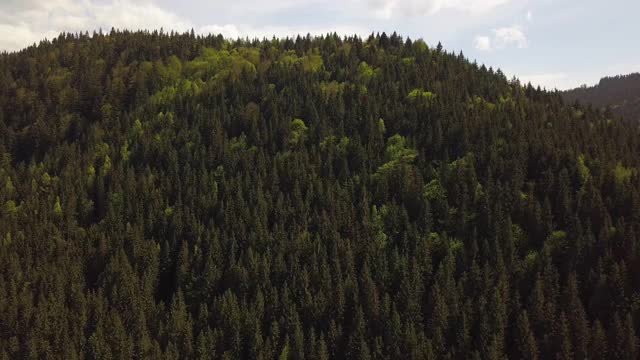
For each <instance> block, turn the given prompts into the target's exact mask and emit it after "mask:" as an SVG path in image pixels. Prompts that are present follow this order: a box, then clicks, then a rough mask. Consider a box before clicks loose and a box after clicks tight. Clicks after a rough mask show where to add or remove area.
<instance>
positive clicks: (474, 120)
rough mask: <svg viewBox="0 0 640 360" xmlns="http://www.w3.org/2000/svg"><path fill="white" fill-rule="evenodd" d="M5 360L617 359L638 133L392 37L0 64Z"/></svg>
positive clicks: (108, 37) (126, 50) (634, 303)
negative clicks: (68, 359) (84, 359)
mask: <svg viewBox="0 0 640 360" xmlns="http://www.w3.org/2000/svg"><path fill="white" fill-rule="evenodd" d="M0 109H1V111H0V154H2V159H1V162H0V189H2V190H1V191H0V205H1V206H2V216H1V217H0V229H1V230H2V231H1V234H0V264H2V265H0V319H1V320H0V351H1V356H2V357H3V358H22V357H24V358H27V357H35V358H47V357H52V358H81V357H87V358H99V359H102V358H163V357H164V358H171V359H173V358H203V359H204V358H222V357H225V358H261V359H273V358H278V357H279V358H281V359H288V358H290V359H302V358H307V359H327V358H347V359H356V358H358V359H368V358H376V359H378V358H402V359H407V358H411V359H412V358H416V359H432V358H460V359H467V358H478V359H479V358H491V359H493V358H495V359H498V358H504V357H505V356H508V357H509V358H531V359H534V358H556V357H560V358H573V357H574V356H575V357H576V358H585V357H589V358H597V359H602V358H611V359H635V358H636V356H637V354H638V352H637V344H638V339H637V337H636V333H637V332H638V330H640V329H639V327H638V325H639V323H638V321H639V320H640V318H639V315H640V313H639V305H640V301H639V297H638V294H639V293H638V290H639V288H640V271H639V268H638V267H639V266H640V246H639V244H638V235H637V234H640V192H639V190H640V176H639V175H638V170H637V169H638V168H639V167H640V156H638V153H639V151H640V140H639V139H640V137H639V136H638V131H639V130H638V127H637V126H634V125H631V124H629V123H626V122H621V121H616V120H607V119H605V118H604V117H603V116H602V114H601V113H600V112H597V111H594V110H592V109H590V108H582V107H580V106H577V107H573V106H567V105H565V104H564V103H563V100H562V98H561V96H560V95H559V94H557V93H547V92H541V91H537V90H535V89H533V88H531V87H526V88H525V87H522V86H520V84H518V83H512V82H509V81H508V80H507V79H506V78H505V76H504V75H503V74H502V73H500V72H499V71H497V72H496V71H493V70H491V69H486V68H485V67H484V66H482V67H480V66H478V65H476V64H474V63H470V62H469V61H467V60H466V59H465V58H464V57H463V56H462V55H454V54H450V53H447V52H445V51H443V50H442V49H440V48H437V49H431V48H429V47H428V46H427V45H425V43H424V42H422V41H410V40H408V39H407V40H405V39H402V38H401V37H399V36H397V35H395V34H394V35H392V36H388V35H386V34H382V35H378V36H372V37H370V38H369V39H366V40H363V39H359V38H339V37H337V36H332V35H329V36H326V37H320V38H309V37H306V38H305V37H302V38H296V39H282V40H276V39H274V40H271V41H255V42H244V41H243V42H233V41H228V40H225V39H223V38H222V37H206V38H198V37H195V36H193V35H191V34H162V33H151V34H149V33H128V32H122V33H120V32H112V33H110V34H105V35H101V34H96V35H94V36H91V37H89V36H87V35H78V36H75V35H62V36H60V37H59V38H57V39H55V40H54V41H53V42H52V43H42V44H40V45H39V46H37V47H31V48H28V49H26V50H24V51H21V52H19V53H15V54H4V55H2V56H0Z"/></svg>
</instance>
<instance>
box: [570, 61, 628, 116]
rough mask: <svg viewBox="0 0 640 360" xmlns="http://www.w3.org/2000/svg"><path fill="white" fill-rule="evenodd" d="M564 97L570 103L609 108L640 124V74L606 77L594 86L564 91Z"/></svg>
mask: <svg viewBox="0 0 640 360" xmlns="http://www.w3.org/2000/svg"><path fill="white" fill-rule="evenodd" d="M562 96H563V97H564V99H565V101H567V102H569V103H572V102H575V101H580V102H581V103H583V104H591V105H593V106H596V107H598V108H606V107H609V108H610V110H611V111H612V112H613V113H614V114H616V115H618V116H622V117H623V118H625V119H628V120H630V121H636V122H640V73H633V74H628V75H618V76H608V77H604V78H602V79H600V82H599V83H598V84H596V85H594V86H586V85H584V86H582V87H579V88H576V89H572V90H567V91H563V92H562Z"/></svg>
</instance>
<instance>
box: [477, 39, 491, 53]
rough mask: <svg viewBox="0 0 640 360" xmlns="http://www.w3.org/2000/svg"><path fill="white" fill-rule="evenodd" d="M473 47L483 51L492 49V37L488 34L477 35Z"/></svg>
mask: <svg viewBox="0 0 640 360" xmlns="http://www.w3.org/2000/svg"><path fill="white" fill-rule="evenodd" d="M473 47H475V48H476V49H478V50H481V51H487V50H491V38H489V37H488V36H476V38H475V40H474V41H473Z"/></svg>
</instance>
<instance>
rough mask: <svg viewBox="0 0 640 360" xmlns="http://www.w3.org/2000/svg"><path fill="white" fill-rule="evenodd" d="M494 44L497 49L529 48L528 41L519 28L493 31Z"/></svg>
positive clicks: (513, 27)
mask: <svg viewBox="0 0 640 360" xmlns="http://www.w3.org/2000/svg"><path fill="white" fill-rule="evenodd" d="M493 33H494V43H495V47H496V48H497V49H502V48H505V47H508V46H512V45H513V46H516V47H517V48H518V49H523V48H526V47H527V46H529V41H528V40H527V37H526V36H525V34H524V32H523V31H522V29H521V28H520V26H517V25H516V26H511V27H502V28H499V29H494V30H493Z"/></svg>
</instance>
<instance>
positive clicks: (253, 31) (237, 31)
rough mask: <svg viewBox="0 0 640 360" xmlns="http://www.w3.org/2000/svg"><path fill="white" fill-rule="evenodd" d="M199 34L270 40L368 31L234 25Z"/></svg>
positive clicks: (213, 27) (210, 27) (206, 29)
mask: <svg viewBox="0 0 640 360" xmlns="http://www.w3.org/2000/svg"><path fill="white" fill-rule="evenodd" d="M197 32H198V33H200V34H205V35H206V34H222V35H223V36H224V37H227V38H232V39H235V38H245V37H248V38H259V39H261V38H265V37H266V38H269V39H270V38H271V37H273V36H276V37H286V36H290V37H291V36H296V35H306V34H311V35H326V34H328V33H334V32H336V33H338V34H342V35H359V36H362V37H364V36H367V35H368V34H370V33H371V31H370V30H368V29H365V28H361V27H357V26H327V27H324V26H320V27H318V26H315V27H314V26H311V27H309V26H258V27H256V26H252V25H246V24H245V25H234V24H224V25H218V24H211V25H205V26H203V27H200V28H199V29H198V30H197Z"/></svg>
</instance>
